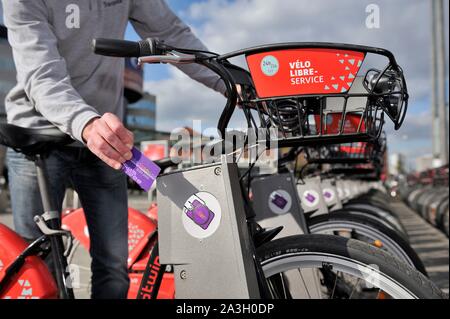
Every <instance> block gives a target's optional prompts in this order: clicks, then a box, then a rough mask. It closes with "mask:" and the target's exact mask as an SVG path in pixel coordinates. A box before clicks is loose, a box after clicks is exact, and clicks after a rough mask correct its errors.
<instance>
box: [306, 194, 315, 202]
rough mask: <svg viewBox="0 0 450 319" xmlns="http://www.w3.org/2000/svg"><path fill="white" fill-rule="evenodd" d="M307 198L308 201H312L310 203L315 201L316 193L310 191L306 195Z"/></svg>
mask: <svg viewBox="0 0 450 319" xmlns="http://www.w3.org/2000/svg"><path fill="white" fill-rule="evenodd" d="M305 198H306V200H307V201H308V202H310V203H314V201H315V200H316V198H315V197H314V195H312V194H310V193H308V194H307V195H306V197H305Z"/></svg>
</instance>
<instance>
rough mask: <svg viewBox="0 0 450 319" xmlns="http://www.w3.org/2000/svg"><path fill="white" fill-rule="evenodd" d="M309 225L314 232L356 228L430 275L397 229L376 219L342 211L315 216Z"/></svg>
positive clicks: (363, 234)
mask: <svg viewBox="0 0 450 319" xmlns="http://www.w3.org/2000/svg"><path fill="white" fill-rule="evenodd" d="M308 226H309V229H310V231H311V233H313V234H318V233H320V231H325V230H333V229H335V231H339V230H346V229H349V230H356V233H357V234H359V235H362V236H365V237H367V238H370V239H372V240H373V241H375V240H380V241H381V242H382V243H383V245H384V248H385V249H386V250H387V251H388V252H390V253H391V254H393V255H394V256H395V257H397V258H399V259H400V260H402V261H404V262H405V263H407V264H409V265H410V266H412V267H414V268H416V269H417V270H418V271H420V272H421V273H422V274H424V275H425V276H428V274H427V271H426V269H425V266H424V264H423V263H422V261H421V259H420V257H419V256H418V255H417V253H416V252H415V251H414V249H413V248H412V247H411V245H410V244H409V243H408V242H407V241H406V240H405V239H404V238H403V237H402V236H401V235H400V234H399V233H398V232H397V231H395V230H392V229H391V228H389V227H386V226H385V225H383V224H381V223H379V222H377V221H376V220H374V219H371V218H368V217H366V216H362V215H354V214H349V213H345V212H341V213H332V214H327V215H321V216H316V217H313V218H311V219H310V220H308ZM356 239H357V238H356Z"/></svg>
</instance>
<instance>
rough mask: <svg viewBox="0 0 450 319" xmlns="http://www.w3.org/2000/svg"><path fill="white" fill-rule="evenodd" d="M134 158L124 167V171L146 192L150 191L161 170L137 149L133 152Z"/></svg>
mask: <svg viewBox="0 0 450 319" xmlns="http://www.w3.org/2000/svg"><path fill="white" fill-rule="evenodd" d="M131 153H132V154H133V157H132V158H131V160H129V161H127V162H125V163H124V164H123V165H122V171H123V172H124V173H125V174H127V175H128V176H129V177H130V178H131V179H132V180H133V181H135V182H136V183H137V184H138V185H139V186H140V187H141V188H142V189H143V190H144V191H146V192H148V191H150V189H151V187H152V185H153V183H154V182H155V180H156V178H157V177H158V175H159V173H160V172H161V169H160V168H159V167H158V165H156V164H155V163H153V162H152V161H151V160H149V159H148V158H147V157H145V156H144V155H143V154H142V153H141V152H140V151H139V150H138V149H137V148H135V147H134V148H133V149H132V150H131Z"/></svg>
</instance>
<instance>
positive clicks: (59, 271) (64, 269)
mask: <svg viewBox="0 0 450 319" xmlns="http://www.w3.org/2000/svg"><path fill="white" fill-rule="evenodd" d="M31 159H32V160H33V161H34V162H35V165H36V171H37V180H38V184H39V190H40V194H41V199H42V204H43V208H44V213H43V214H42V215H41V216H36V217H35V222H36V223H37V224H38V226H39V228H40V229H41V231H42V232H43V233H44V235H43V236H42V237H40V238H39V239H37V240H35V241H34V242H33V243H32V244H31V245H29V246H28V247H26V248H25V249H24V251H23V252H22V253H21V254H20V255H19V256H17V258H16V259H15V261H14V262H12V263H11V264H10V265H9V266H8V268H7V269H6V270H5V275H4V277H3V278H2V280H1V281H0V295H3V294H4V290H5V289H6V288H8V287H10V286H11V284H12V280H13V279H15V277H16V275H17V274H18V273H20V271H21V270H22V269H23V268H24V267H25V265H26V262H25V260H26V259H27V258H29V257H35V256H41V257H43V259H45V257H46V256H47V255H49V254H51V257H52V263H53V265H54V277H55V279H56V284H57V287H58V292H59V297H60V298H63V299H73V298H74V294H73V290H72V288H71V287H70V284H69V283H70V274H69V270H68V264H67V259H66V257H65V253H64V244H63V241H62V236H70V235H69V234H68V233H67V232H65V231H62V230H60V229H61V225H60V214H59V212H57V210H56V205H55V203H54V201H53V198H52V197H51V195H50V192H49V182H48V177H47V171H46V165H45V161H44V156H43V155H36V156H33V157H31ZM11 236H12V234H10V235H9V237H10V238H11ZM46 244H48V245H47V246H46ZM16 245H18V244H17V240H16ZM19 245H20V244H19ZM32 263H33V264H34V265H35V267H40V268H42V266H41V265H40V264H39V262H37V261H36V260H35V261H34V262H32ZM35 276H38V277H39V275H38V274H36V275H35ZM42 276H43V277H44V279H46V280H49V281H50V283H49V284H48V287H49V288H50V290H51V288H52V287H53V286H54V284H52V278H51V276H49V275H47V274H46V273H44V275H42ZM37 280H38V281H39V280H41V279H39V278H38V279H37ZM49 297H50V296H49Z"/></svg>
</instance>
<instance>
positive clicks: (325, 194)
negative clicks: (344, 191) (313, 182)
mask: <svg viewBox="0 0 450 319" xmlns="http://www.w3.org/2000/svg"><path fill="white" fill-rule="evenodd" d="M323 195H324V196H325V197H326V198H332V197H333V194H331V193H330V192H325V193H324V194H323Z"/></svg>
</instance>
